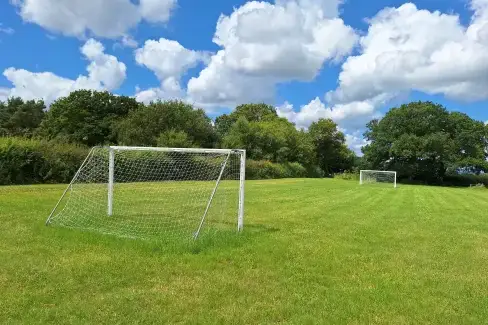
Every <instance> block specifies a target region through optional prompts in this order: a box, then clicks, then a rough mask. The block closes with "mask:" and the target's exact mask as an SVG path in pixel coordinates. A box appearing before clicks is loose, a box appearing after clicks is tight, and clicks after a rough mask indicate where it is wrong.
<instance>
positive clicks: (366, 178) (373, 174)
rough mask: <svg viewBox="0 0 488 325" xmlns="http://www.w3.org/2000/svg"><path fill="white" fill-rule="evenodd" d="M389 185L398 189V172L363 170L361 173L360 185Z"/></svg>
mask: <svg viewBox="0 0 488 325" xmlns="http://www.w3.org/2000/svg"><path fill="white" fill-rule="evenodd" d="M364 184H388V185H393V187H394V188H396V187H397V172H396V171H385V170H361V171H360V172H359V185H364Z"/></svg>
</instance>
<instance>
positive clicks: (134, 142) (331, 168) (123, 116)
mask: <svg viewBox="0 0 488 325" xmlns="http://www.w3.org/2000/svg"><path fill="white" fill-rule="evenodd" d="M0 135H3V136H4V137H23V138H33V139H42V140H45V141H51V142H55V143H63V144H75V145H79V146H80V145H81V146H86V147H91V146H96V145H127V146H162V147H178V148H190V147H199V148H231V149H233V148H239V149H246V151H247V157H248V159H249V160H250V161H249V165H250V166H251V167H250V168H252V166H255V168H256V169H258V168H259V169H261V170H260V171H254V170H250V171H249V172H250V173H249V175H256V177H259V178H271V177H307V176H308V177H323V176H332V175H333V174H335V173H341V172H344V171H346V170H351V169H352V168H353V164H354V161H355V155H354V153H353V152H352V151H351V150H349V149H348V148H347V146H346V143H345V136H344V134H343V133H342V132H340V131H339V129H338V127H337V125H336V124H335V123H334V122H333V121H332V120H328V119H321V120H318V121H316V122H314V123H313V124H312V125H311V126H310V128H309V129H308V130H306V131H305V130H297V128H296V127H295V125H294V124H293V123H291V122H289V121H288V120H287V119H285V118H281V117H279V116H278V114H277V112H276V109H275V108H274V107H273V106H270V105H266V104H262V103H258V104H244V105H240V106H237V107H236V108H235V109H234V110H233V111H232V113H230V114H224V115H221V116H219V117H217V118H216V119H215V121H213V120H212V119H211V118H209V117H208V116H207V114H206V113H205V111H204V110H202V109H199V108H196V107H194V106H193V105H191V104H188V103H185V102H182V101H179V100H169V101H155V102H152V103H150V104H143V103H139V102H137V101H136V100H135V99H134V98H131V97H128V96H117V95H114V94H111V93H109V92H99V91H92V90H78V91H74V92H72V93H71V94H69V95H68V96H66V97H63V98H59V99H58V100H56V101H55V102H53V103H52V104H51V105H50V107H49V109H46V107H45V105H44V103H43V102H42V101H41V100H30V101H23V100H22V99H20V98H10V99H8V100H7V101H6V102H0Z"/></svg>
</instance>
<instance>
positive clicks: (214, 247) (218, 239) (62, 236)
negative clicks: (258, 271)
mask: <svg viewBox="0 0 488 325" xmlns="http://www.w3.org/2000/svg"><path fill="white" fill-rule="evenodd" d="M225 226H226V228H224V229H216V228H207V229H205V228H204V230H203V231H202V232H201V234H200V236H199V237H198V238H196V239H194V238H193V237H192V236H189V235H188V234H185V235H182V234H180V235H177V236H175V235H174V234H173V236H171V237H169V238H168V237H164V234H160V236H159V237H147V238H139V237H133V236H128V235H125V234H121V233H109V232H100V229H90V228H70V227H48V228H43V229H49V231H51V232H53V233H51V234H49V236H50V237H53V236H54V237H57V238H58V239H59V240H61V241H66V242H69V244H70V245H71V244H73V245H82V246H91V245H95V246H104V247H106V248H109V249H110V248H113V249H129V250H132V249H135V250H142V251H145V252H147V253H153V254H157V255H159V254H163V255H165V254H169V255H172V254H188V253H190V254H201V253H205V252H211V251H219V250H228V249H237V248H240V247H243V246H246V245H248V244H250V243H252V242H255V241H258V240H259V238H261V237H263V236H264V237H265V236H268V235H271V234H273V233H275V232H278V231H279V229H278V228H275V227H268V226H266V225H263V224H246V225H245V227H244V230H243V231H242V232H237V230H236V229H233V230H232V229H231V228H229V227H235V223H230V222H229V223H226V225H225Z"/></svg>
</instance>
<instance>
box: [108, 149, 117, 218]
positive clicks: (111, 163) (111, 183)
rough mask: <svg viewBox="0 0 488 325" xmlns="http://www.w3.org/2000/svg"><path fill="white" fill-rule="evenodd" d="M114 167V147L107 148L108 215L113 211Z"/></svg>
mask: <svg viewBox="0 0 488 325" xmlns="http://www.w3.org/2000/svg"><path fill="white" fill-rule="evenodd" d="M114 168H115V153H114V149H112V148H110V149H109V156H108V209H107V210H108V211H107V214H108V215H109V216H111V215H112V213H113V200H114Z"/></svg>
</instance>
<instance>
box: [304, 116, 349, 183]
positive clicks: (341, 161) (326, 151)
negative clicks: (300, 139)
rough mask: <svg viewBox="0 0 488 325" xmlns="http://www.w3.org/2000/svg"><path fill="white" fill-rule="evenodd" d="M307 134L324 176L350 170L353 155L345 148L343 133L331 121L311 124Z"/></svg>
mask: <svg viewBox="0 0 488 325" xmlns="http://www.w3.org/2000/svg"><path fill="white" fill-rule="evenodd" d="M309 134H310V137H311V139H312V142H313V145H314V152H315V155H316V159H317V163H318V165H319V166H320V168H321V169H322V170H323V171H324V172H325V173H326V175H332V174H334V173H338V172H339V173H340V172H344V171H346V170H350V169H351V168H352V167H353V165H354V158H355V154H354V153H353V152H352V151H351V150H350V149H348V148H347V146H346V139H345V136H344V133H342V132H341V131H339V130H338V127H337V124H336V123H334V121H332V120H331V119H320V120H318V121H317V122H314V123H312V125H310V128H309Z"/></svg>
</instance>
